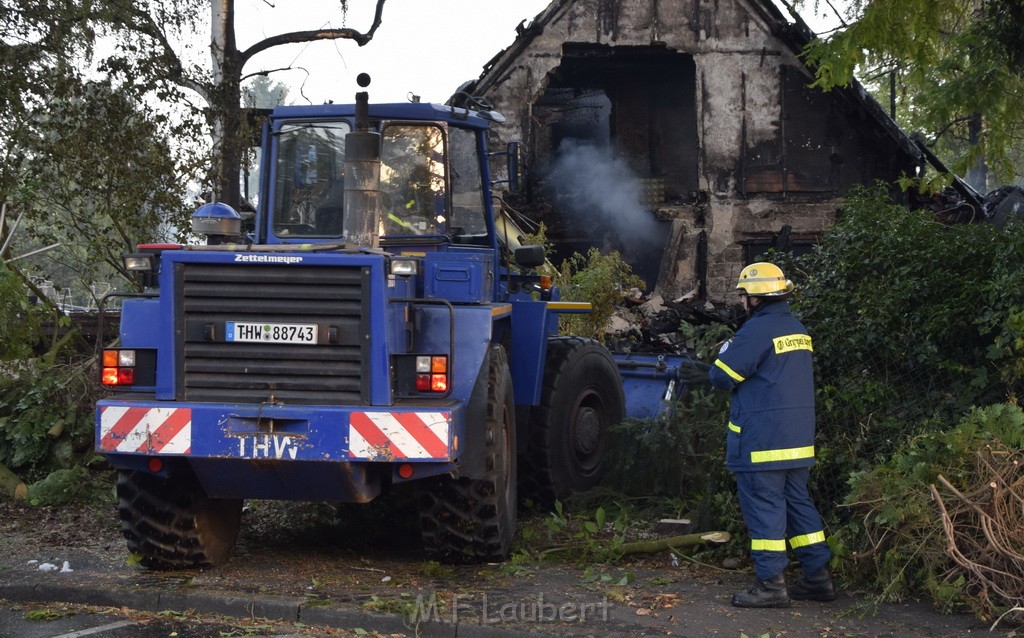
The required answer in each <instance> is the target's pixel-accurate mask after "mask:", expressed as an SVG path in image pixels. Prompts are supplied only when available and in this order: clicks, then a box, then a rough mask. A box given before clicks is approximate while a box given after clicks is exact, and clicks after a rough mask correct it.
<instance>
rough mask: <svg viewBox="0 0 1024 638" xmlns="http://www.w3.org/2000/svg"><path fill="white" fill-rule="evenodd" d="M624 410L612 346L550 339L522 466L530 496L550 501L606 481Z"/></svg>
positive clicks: (537, 502)
mask: <svg viewBox="0 0 1024 638" xmlns="http://www.w3.org/2000/svg"><path fill="white" fill-rule="evenodd" d="M624 414H625V398H624V396H623V393H622V378H621V377H620V376H619V369H618V366H616V365H615V360H614V359H612V356H611V354H610V353H609V352H608V350H607V349H606V348H605V347H604V346H602V345H601V344H600V343H599V342H597V341H595V340H593V339H583V338H580V337H553V338H551V339H549V340H548V354H547V360H546V363H545V372H544V385H543V389H542V392H541V399H540V404H539V405H537V406H536V407H534V408H533V409H532V410H531V411H530V424H529V431H528V434H527V437H528V438H527V445H526V456H525V458H524V459H523V460H524V463H523V467H522V469H521V472H520V481H521V482H520V487H521V489H522V492H523V494H524V496H525V497H527V498H529V499H530V500H532V501H533V502H534V504H535V505H540V506H543V507H547V506H550V505H551V504H553V503H554V502H555V501H556V500H564V499H565V498H566V497H567V496H569V495H570V494H572V493H573V492H582V491H585V490H588V489H590V488H592V487H594V486H596V485H597V484H598V483H600V482H601V478H602V477H603V476H604V473H605V470H606V469H607V460H606V455H607V451H608V439H609V433H610V430H611V427H612V426H614V425H615V424H616V423H618V422H619V421H621V420H622V419H623V417H624Z"/></svg>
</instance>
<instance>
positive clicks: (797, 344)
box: [772, 335, 814, 354]
mask: <svg viewBox="0 0 1024 638" xmlns="http://www.w3.org/2000/svg"><path fill="white" fill-rule="evenodd" d="M772 341H774V342H775V354H782V353H784V352H792V351H793V350H810V351H811V352H814V347H813V346H812V345H811V337H810V336H809V335H785V336H783V337H775V339H773V340H772Z"/></svg>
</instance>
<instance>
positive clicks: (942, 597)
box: [841, 404, 1024, 609]
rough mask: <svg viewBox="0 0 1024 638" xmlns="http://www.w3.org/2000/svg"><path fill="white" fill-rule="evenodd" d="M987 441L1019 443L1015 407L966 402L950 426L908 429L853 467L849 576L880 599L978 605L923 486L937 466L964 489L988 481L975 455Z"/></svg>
mask: <svg viewBox="0 0 1024 638" xmlns="http://www.w3.org/2000/svg"><path fill="white" fill-rule="evenodd" d="M987 448H992V449H995V450H1021V449H1022V448H1024V412H1022V411H1021V409H1020V408H1018V407H1017V406H1015V405H1009V404H997V405H992V406H988V407H985V408H978V409H974V410H971V411H970V412H969V413H968V414H967V415H966V416H965V417H964V418H963V419H962V420H961V421H960V422H959V423H958V424H957V425H956V426H955V427H954V428H952V429H950V430H947V431H933V432H925V433H922V434H918V435H916V436H913V437H911V438H909V439H907V440H905V441H904V442H903V443H901V444H900V445H898V446H897V447H896V450H895V452H894V453H893V454H892V456H891V457H890V458H889V459H888V460H887V461H885V462H884V463H881V464H879V465H877V466H876V467H874V468H872V469H870V470H866V471H863V472H856V473H854V474H853V475H852V476H851V477H850V493H849V495H848V496H847V499H846V501H847V502H846V507H849V508H851V509H853V510H855V511H856V512H857V516H854V517H851V520H850V522H849V523H847V524H846V526H845V527H844V529H843V530H842V531H841V535H842V536H844V537H845V538H848V539H850V538H852V539H860V540H861V542H860V543H859V547H858V549H859V551H858V552H857V553H856V554H855V555H854V556H853V557H852V558H854V559H855V560H851V561H847V564H846V569H845V573H846V576H847V578H848V579H850V580H852V581H853V582H855V583H856V584H858V585H862V586H867V587H869V588H873V589H875V590H876V591H877V592H878V593H879V594H880V596H881V598H882V599H884V600H903V599H906V598H909V597H913V596H915V595H917V594H920V593H927V594H929V595H930V596H931V597H932V600H933V601H934V602H935V604H936V605H937V606H941V607H943V608H947V609H949V608H958V607H964V606H967V607H972V608H977V605H975V604H974V603H972V601H970V600H968V599H967V598H966V596H965V592H963V591H961V590H960V589H959V586H958V585H957V582H958V581H959V579H960V576H961V575H962V571H961V570H958V569H957V566H956V563H955V562H954V561H953V560H952V559H951V558H950V557H949V556H948V555H947V553H946V548H947V545H948V540H947V538H946V535H945V533H944V532H943V529H942V524H941V518H940V514H939V509H938V507H937V505H936V503H935V502H934V500H933V498H932V495H931V493H930V489H929V486H930V485H932V484H934V483H936V480H937V478H938V476H939V475H940V474H941V475H942V476H943V477H945V478H946V479H947V480H948V481H949V482H950V483H951V484H952V485H954V486H955V487H956V488H957V489H959V490H960V491H961V492H965V493H966V492H971V491H974V488H976V487H978V486H979V485H980V486H984V485H987V484H988V482H989V481H990V480H992V479H991V477H990V476H988V475H981V474H979V473H978V472H977V460H976V459H977V454H978V452H980V451H982V450H985V449H987ZM959 531H962V532H965V533H969V530H959ZM989 595H990V596H994V595H995V592H990V594H989ZM992 602H998V601H992ZM1003 602H1006V601H1003Z"/></svg>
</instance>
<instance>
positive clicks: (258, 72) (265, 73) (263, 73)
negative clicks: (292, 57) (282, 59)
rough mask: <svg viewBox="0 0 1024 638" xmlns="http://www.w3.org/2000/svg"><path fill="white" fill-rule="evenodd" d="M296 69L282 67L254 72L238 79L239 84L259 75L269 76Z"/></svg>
mask: <svg viewBox="0 0 1024 638" xmlns="http://www.w3.org/2000/svg"><path fill="white" fill-rule="evenodd" d="M294 68H295V67H293V66H282V67H279V68H276V69H264V70H263V71H254V72H252V73H246V74H245V75H243V76H242V77H240V78H238V81H239V82H245V81H246V80H248V79H249V78H252V77H256V76H257V75H262V76H268V75H270V74H271V73H277V72H278V71H291V70H292V69H294Z"/></svg>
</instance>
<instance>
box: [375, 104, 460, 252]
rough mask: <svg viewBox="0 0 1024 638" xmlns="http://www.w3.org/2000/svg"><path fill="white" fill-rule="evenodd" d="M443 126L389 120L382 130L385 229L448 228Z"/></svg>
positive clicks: (416, 231) (404, 231) (439, 231)
mask: <svg viewBox="0 0 1024 638" xmlns="http://www.w3.org/2000/svg"><path fill="white" fill-rule="evenodd" d="M444 151H445V149H444V132H443V131H442V130H441V129H440V128H439V127H437V126H429V125H428V126H421V125H412V124H391V125H388V126H386V127H385V128H384V130H383V131H382V133H381V158H380V159H381V167H380V204H381V209H382V210H381V225H382V226H383V232H382V234H383V235H437V234H444V233H447V232H448V220H447V219H446V217H445V205H446V203H445V185H446V176H445V162H444Z"/></svg>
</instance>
